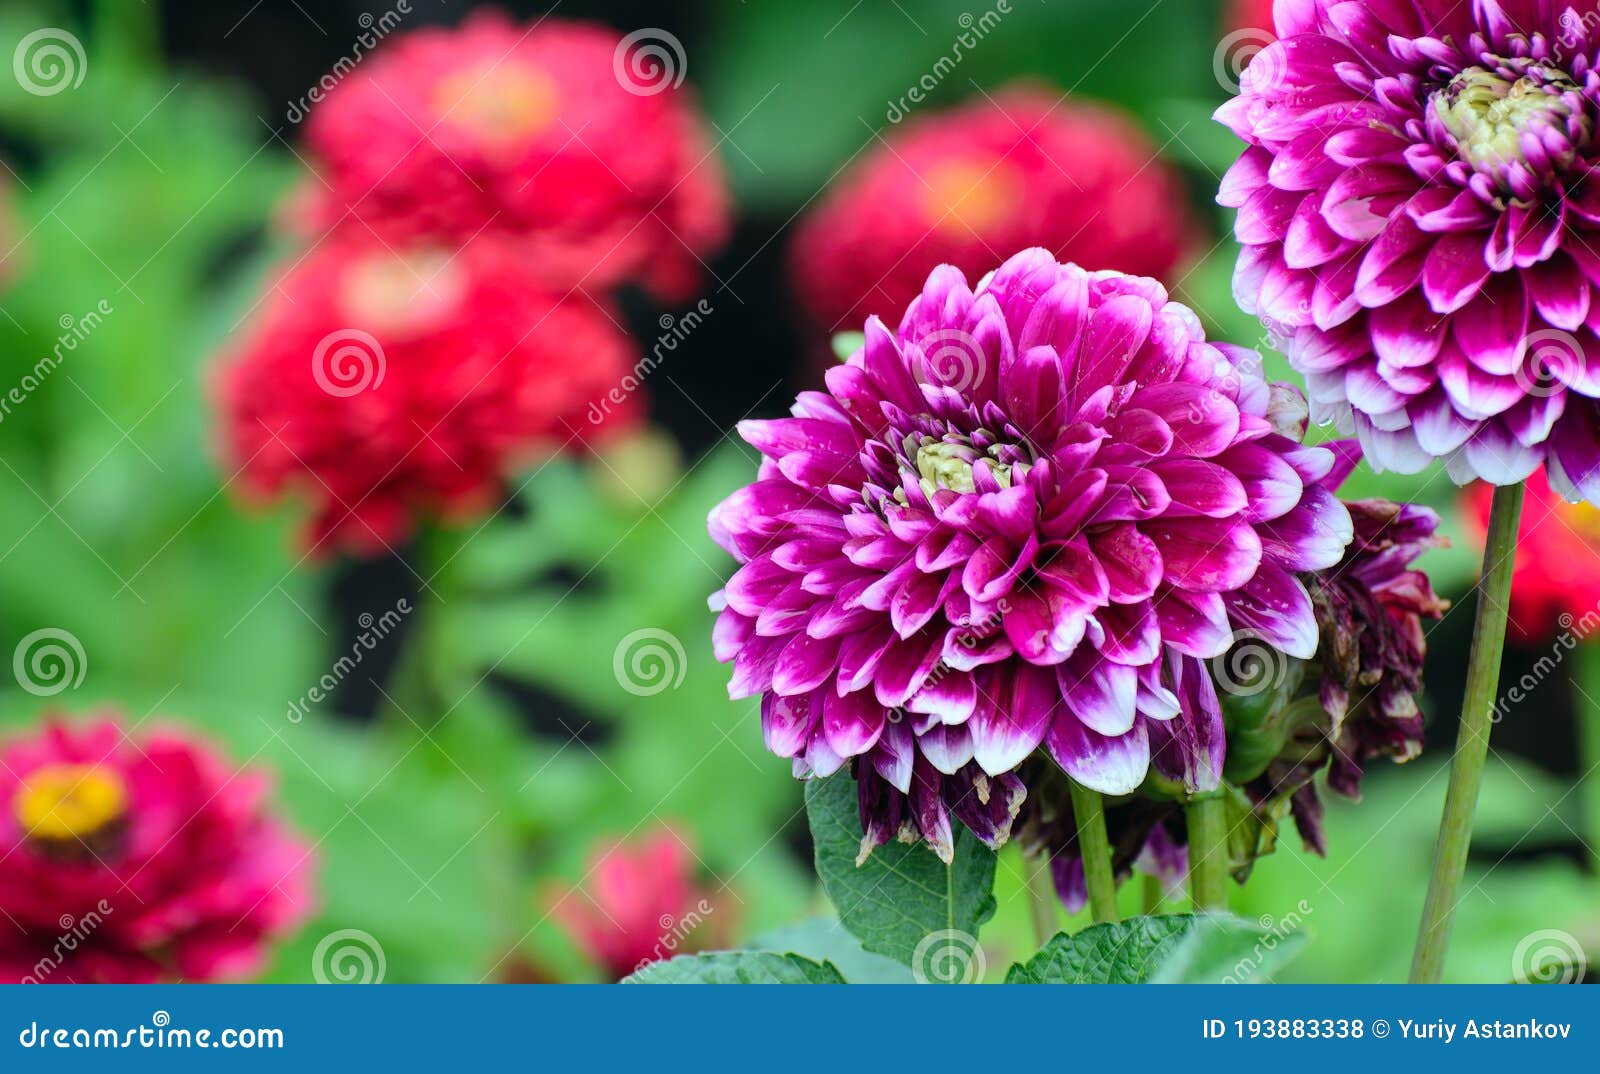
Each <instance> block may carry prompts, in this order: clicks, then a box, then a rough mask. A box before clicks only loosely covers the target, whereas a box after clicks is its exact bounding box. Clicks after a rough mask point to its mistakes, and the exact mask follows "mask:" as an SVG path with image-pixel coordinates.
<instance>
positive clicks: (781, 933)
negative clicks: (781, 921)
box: [750, 917, 915, 984]
mask: <svg viewBox="0 0 1600 1074" xmlns="http://www.w3.org/2000/svg"><path fill="white" fill-rule="evenodd" d="M750 946H751V947H753V948H756V949H757V950H760V951H773V952H789V953H792V954H797V955H804V956H805V957H807V958H810V959H815V960H816V961H818V962H828V963H832V964H833V965H834V966H837V967H838V968H839V972H840V973H842V974H844V976H845V980H847V981H849V982H850V983H851V984H911V983H913V981H914V980H915V979H914V978H913V977H912V976H911V971H910V970H908V969H906V968H905V967H904V966H902V965H900V963H898V962H896V961H895V960H894V959H892V958H885V957H884V956H883V955H875V954H873V953H872V952H871V951H867V950H865V949H864V948H862V946H861V941H860V940H858V939H856V938H855V937H854V936H852V935H850V933H848V932H846V931H845V928H844V926H843V925H841V924H839V922H838V921H836V920H835V919H833V918H831V917H811V918H807V919H806V920H804V921H797V922H795V923H793V924H791V925H781V926H779V927H778V928H775V929H771V930H769V931H767V932H763V933H762V934H761V935H760V936H757V937H756V938H755V939H753V940H751V941H750Z"/></svg>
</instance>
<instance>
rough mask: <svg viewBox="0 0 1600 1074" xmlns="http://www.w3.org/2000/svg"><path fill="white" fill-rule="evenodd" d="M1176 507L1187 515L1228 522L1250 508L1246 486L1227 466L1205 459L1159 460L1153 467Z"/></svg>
mask: <svg viewBox="0 0 1600 1074" xmlns="http://www.w3.org/2000/svg"><path fill="white" fill-rule="evenodd" d="M1150 468H1151V469H1152V470H1153V471H1155V474H1156V476H1157V477H1159V478H1160V479H1161V483H1162V484H1163V485H1165V486H1166V489H1167V494H1168V495H1169V496H1171V497H1172V506H1173V508H1175V509H1178V510H1181V511H1182V512H1183V513H1193V514H1196V515H1204V516H1206V517H1208V518H1226V517H1227V516H1229V515H1234V514H1238V513H1239V512H1240V511H1243V510H1244V509H1245V507H1246V506H1247V505H1248V503H1249V500H1248V499H1247V498H1246V497H1245V492H1244V486H1243V485H1242V484H1240V482H1239V479H1238V478H1237V477H1235V476H1234V475H1233V473H1232V472H1231V471H1230V470H1228V469H1227V468H1225V467H1223V466H1219V465H1217V464H1216V463H1214V462H1207V461H1205V460H1204V459H1157V460H1156V461H1155V462H1152V463H1151V464H1150Z"/></svg>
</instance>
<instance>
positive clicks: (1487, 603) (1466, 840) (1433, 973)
mask: <svg viewBox="0 0 1600 1074" xmlns="http://www.w3.org/2000/svg"><path fill="white" fill-rule="evenodd" d="M1522 492H1523V489H1522V486H1521V485H1502V486H1500V487H1499V488H1497V489H1495V490H1494V504H1493V506H1492V507H1491V508H1490V510H1489V538H1488V540H1487V542H1486V543H1485V544H1484V549H1483V577H1482V579H1481V581H1480V582H1479V583H1478V611H1477V618H1476V619H1475V620H1474V621H1473V625H1472V655H1471V656H1470V657H1468V660H1467V692H1466V699H1465V701H1464V702H1463V703H1462V708H1461V730H1460V732H1459V733H1458V735H1457V737H1456V752H1455V756H1454V758H1453V759H1452V760H1451V763H1450V788H1449V790H1448V791H1447V792H1446V793H1445V799H1444V816H1443V818H1442V819H1441V820H1440V822H1439V839H1438V842H1437V843H1435V844H1434V848H1433V872H1432V874H1431V875H1430V876H1429V877H1428V900H1427V902H1426V903H1424V904H1423V907H1422V926H1421V928H1420V929H1419V930H1418V932H1417V949H1416V954H1415V955H1414V956H1413V958H1412V960H1411V981H1412V983H1413V984H1435V983H1437V982H1438V981H1439V979H1440V977H1441V976H1443V973H1444V956H1445V951H1446V949H1447V948H1448V947H1449V946H1450V924H1451V920H1452V919H1453V918H1454V916H1455V911H1456V900H1457V899H1458V898H1459V897H1460V893H1461V877H1462V874H1463V873H1465V872H1466V868H1467V850H1468V847H1469V846H1470V845H1471V843H1472V815H1473V813H1474V812H1475V811H1476V809H1477V806H1478V788H1479V787H1480V786H1481V785H1482V783H1483V769H1484V765H1485V764H1486V763H1487V762H1488V759H1489V728H1490V725H1491V724H1492V723H1493V717H1494V709H1495V693H1496V691H1497V690H1498V688H1499V685H1500V656H1501V654H1502V653H1503V652H1504V650H1505V644H1506V616H1507V614H1508V609H1509V602H1510V597H1511V568H1512V565H1513V563H1514V562H1515V560H1516V554H1517V523H1518V521H1519V519H1520V518H1521V515H1522Z"/></svg>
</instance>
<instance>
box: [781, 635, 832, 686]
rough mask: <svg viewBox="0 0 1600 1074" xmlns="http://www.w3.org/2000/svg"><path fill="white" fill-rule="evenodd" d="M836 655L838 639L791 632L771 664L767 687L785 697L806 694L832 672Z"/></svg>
mask: <svg viewBox="0 0 1600 1074" xmlns="http://www.w3.org/2000/svg"><path fill="white" fill-rule="evenodd" d="M838 655H839V639H838V638H813V637H812V636H811V635H809V634H805V633H800V634H795V635H794V636H793V637H791V638H790V639H789V641H788V644H786V645H785V646H784V647H783V651H782V652H780V653H779V654H778V659H777V662H776V663H775V664H774V665H773V668H772V686H771V689H772V690H773V691H774V692H776V693H778V694H782V695H783V696H785V697H792V696H795V695H799V694H808V693H810V692H811V691H812V690H815V689H816V688H817V687H818V686H821V685H822V684H823V683H824V682H826V681H827V680H828V678H829V677H830V676H831V675H832V674H833V668H834V664H835V661H836V658H837V657H838Z"/></svg>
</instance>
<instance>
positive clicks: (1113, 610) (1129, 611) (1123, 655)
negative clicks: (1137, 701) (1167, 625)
mask: <svg viewBox="0 0 1600 1074" xmlns="http://www.w3.org/2000/svg"><path fill="white" fill-rule="evenodd" d="M1094 621H1095V623H1097V624H1098V625H1099V627H1100V629H1101V631H1102V637H1100V639H1099V641H1098V643H1097V645H1096V648H1097V649H1098V650H1099V651H1100V655H1101V656H1104V657H1105V658H1106V659H1107V660H1115V661H1116V662H1117V663H1119V664H1127V665H1128V666H1129V667H1138V666H1140V665H1143V664H1148V663H1149V662H1150V661H1152V660H1154V659H1155V658H1156V656H1157V654H1158V653H1159V652H1160V649H1161V622H1160V620H1159V619H1158V618H1157V617H1156V611H1155V608H1154V607H1153V606H1152V605H1151V603H1150V601H1148V600H1142V601H1139V602H1138V603H1136V604H1108V605H1106V606H1105V607H1104V608H1101V609H1100V610H1099V611H1097V612H1095V615H1094Z"/></svg>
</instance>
